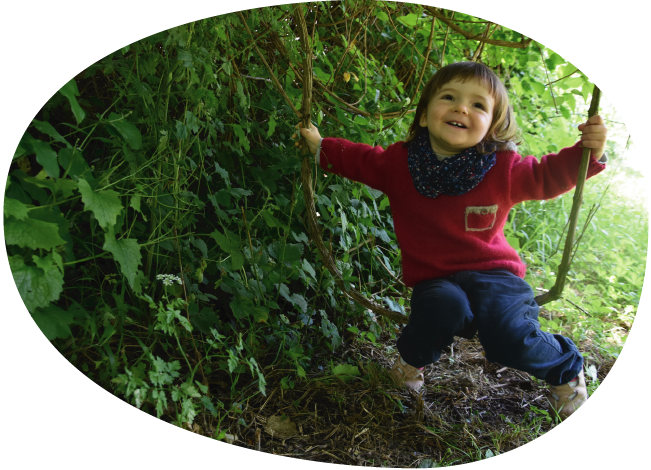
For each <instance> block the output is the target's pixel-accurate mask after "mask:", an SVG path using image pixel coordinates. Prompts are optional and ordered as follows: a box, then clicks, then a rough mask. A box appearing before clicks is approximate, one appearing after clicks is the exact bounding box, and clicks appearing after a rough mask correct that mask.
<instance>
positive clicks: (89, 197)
mask: <svg viewBox="0 0 651 470" xmlns="http://www.w3.org/2000/svg"><path fill="white" fill-rule="evenodd" d="M78 184H79V192H80V193H81V200H82V201H83V203H84V210H87V211H88V210H90V211H93V214H95V218H97V221H98V222H99V224H100V225H101V227H102V228H103V229H105V230H108V228H109V227H111V226H113V225H115V221H116V220H117V216H118V214H119V213H120V212H122V203H121V202H120V197H119V194H118V193H117V192H115V191H113V190H110V189H106V190H103V191H97V192H96V191H93V190H92V189H91V188H90V185H89V184H88V181H86V180H85V179H79V183H78Z"/></svg>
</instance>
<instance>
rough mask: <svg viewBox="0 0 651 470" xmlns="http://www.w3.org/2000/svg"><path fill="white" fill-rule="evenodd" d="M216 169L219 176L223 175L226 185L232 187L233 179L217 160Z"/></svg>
mask: <svg viewBox="0 0 651 470" xmlns="http://www.w3.org/2000/svg"><path fill="white" fill-rule="evenodd" d="M215 171H216V172H217V173H219V176H221V177H222V179H223V180H224V182H225V183H226V187H228V188H230V187H231V179H230V178H229V176H228V171H226V170H224V169H223V168H222V167H221V166H219V163H217V162H215Z"/></svg>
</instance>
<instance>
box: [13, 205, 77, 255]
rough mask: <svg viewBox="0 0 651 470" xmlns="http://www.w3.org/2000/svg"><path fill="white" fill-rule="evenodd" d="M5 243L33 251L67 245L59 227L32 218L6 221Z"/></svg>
mask: <svg viewBox="0 0 651 470" xmlns="http://www.w3.org/2000/svg"><path fill="white" fill-rule="evenodd" d="M5 206H6V205H5ZM5 242H6V243H7V245H18V246H19V247H21V248H24V247H27V248H30V249H32V250H35V249H37V248H42V249H44V250H51V249H52V248H54V247H55V246H59V245H64V244H65V243H66V242H65V240H63V239H62V238H61V237H60V236H59V226H58V225H56V224H52V223H49V222H44V221H42V220H37V219H33V218H31V217H27V218H25V219H22V220H18V219H16V218H14V217H9V218H8V219H7V220H6V221H5Z"/></svg>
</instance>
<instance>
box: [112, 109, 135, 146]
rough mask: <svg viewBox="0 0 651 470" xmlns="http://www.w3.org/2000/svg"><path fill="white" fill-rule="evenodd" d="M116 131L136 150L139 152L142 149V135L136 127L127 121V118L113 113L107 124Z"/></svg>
mask: <svg viewBox="0 0 651 470" xmlns="http://www.w3.org/2000/svg"><path fill="white" fill-rule="evenodd" d="M107 124H109V125H110V126H112V127H113V128H114V129H115V130H116V131H118V132H119V133H120V135H121V136H122V138H123V139H124V140H125V141H126V142H127V144H129V147H131V148H132V149H134V150H139V149H140V147H142V135H141V134H140V131H139V130H138V128H137V127H136V126H134V125H133V124H131V123H130V122H128V121H127V120H126V117H125V116H120V115H119V114H115V113H111V114H109V120H108V122H107Z"/></svg>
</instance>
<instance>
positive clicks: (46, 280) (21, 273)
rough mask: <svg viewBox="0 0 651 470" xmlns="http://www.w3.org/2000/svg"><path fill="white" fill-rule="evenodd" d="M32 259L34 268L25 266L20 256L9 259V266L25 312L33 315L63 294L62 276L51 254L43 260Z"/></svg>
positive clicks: (36, 257)
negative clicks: (25, 308) (23, 303)
mask: <svg viewBox="0 0 651 470" xmlns="http://www.w3.org/2000/svg"><path fill="white" fill-rule="evenodd" d="M32 259H33V260H34V263H35V264H36V266H29V265H27V264H25V262H24V261H23V259H22V257H21V256H12V257H10V259H9V265H10V266H11V274H12V275H13V277H14V282H15V283H16V287H17V288H18V292H19V293H20V296H21V297H22V299H23V302H25V306H26V307H27V310H29V311H30V312H32V313H33V312H34V311H35V310H36V309H37V308H39V307H45V306H46V305H48V304H49V303H50V302H54V301H56V300H58V299H59V295H60V294H61V292H63V274H62V273H61V271H60V270H59V268H58V267H57V266H56V264H55V260H54V255H53V254H52V253H50V254H49V255H47V256H45V257H44V258H39V257H38V256H32Z"/></svg>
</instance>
